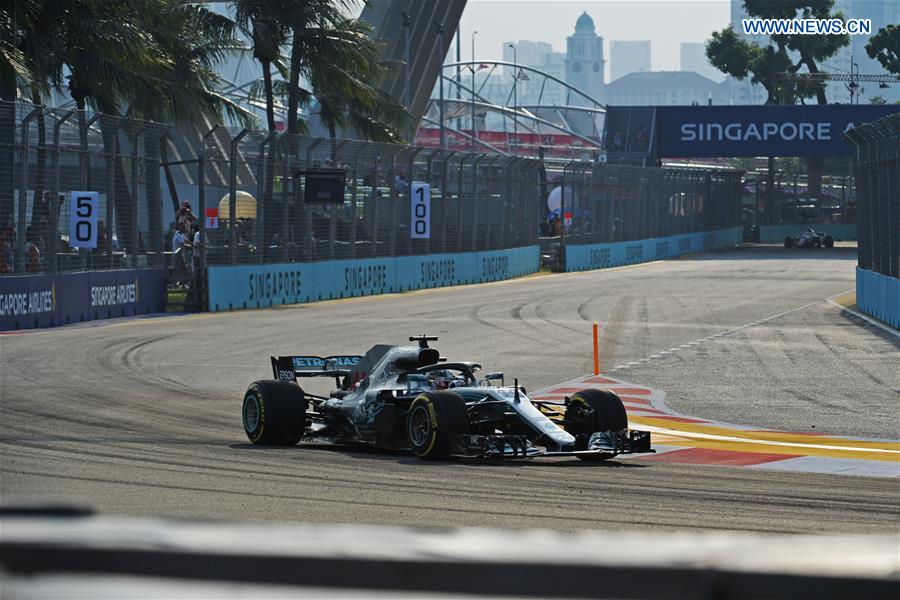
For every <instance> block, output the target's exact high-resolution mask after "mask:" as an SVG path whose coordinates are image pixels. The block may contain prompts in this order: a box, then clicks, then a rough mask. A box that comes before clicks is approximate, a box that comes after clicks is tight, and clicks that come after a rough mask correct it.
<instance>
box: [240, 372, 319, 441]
mask: <svg viewBox="0 0 900 600" xmlns="http://www.w3.org/2000/svg"><path fill="white" fill-rule="evenodd" d="M307 406H308V400H307V399H306V396H304V395H303V390H302V389H300V386H299V385H297V384H296V383H294V382H293V381H280V380H277V379H265V380H261V381H254V382H253V383H251V384H250V387H249V388H247V393H246V394H244V404H243V406H242V409H241V420H242V421H243V423H244V431H245V432H246V433H247V437H248V438H249V439H250V441H251V442H252V443H254V444H258V445H263V446H293V445H295V444H296V443H297V442H299V441H300V439H301V438H302V437H303V432H304V431H306V409H307Z"/></svg>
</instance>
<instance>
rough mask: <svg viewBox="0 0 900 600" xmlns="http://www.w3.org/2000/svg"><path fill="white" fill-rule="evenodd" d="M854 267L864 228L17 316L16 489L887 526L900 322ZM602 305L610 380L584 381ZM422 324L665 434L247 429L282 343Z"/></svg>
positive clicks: (343, 347)
mask: <svg viewBox="0 0 900 600" xmlns="http://www.w3.org/2000/svg"><path fill="white" fill-rule="evenodd" d="M855 264H856V250H855V248H834V249H828V250H825V249H817V250H786V249H782V248H775V247H744V248H740V249H736V250H733V251H725V252H719V253H713V254H706V255H700V256H693V257H689V258H686V259H681V260H674V261H664V262H657V263H650V264H645V265H637V266H633V267H625V268H619V269H609V270H604V271H593V272H582V273H572V274H548V275H537V276H533V277H527V278H523V279H518V280H512V281H507V282H500V283H493V284H483V285H476V286H462V287H456V288H444V289H435V290H424V291H419V292H411V293H405V294H396V295H386V296H373V297H367V298H356V299H348V300H338V301H329V302H320V303H314V304H308V305H299V306H290V307H282V308H275V309H266V310H250V311H239V312H234V313H218V314H200V315H187V316H170V317H154V318H143V319H130V320H120V321H111V322H101V323H93V324H87V325H80V326H70V327H64V328H58V329H48V330H40V331H34V332H27V333H22V334H15V335H2V336H0V365H2V367H0V368H2V373H0V377H2V388H0V394H2V401H0V422H2V429H0V453H2V456H0V459H2V467H0V494H2V496H3V497H5V498H9V497H13V496H15V497H40V498H51V499H55V500H62V501H66V502H71V503H79V504H88V505H90V506H93V507H94V508H96V509H97V510H98V511H99V512H100V513H102V514H109V515H129V516H130V515H136V516H154V517H155V516H160V517H173V516H174V517H199V518H210V519H225V520H229V521H233V520H237V521H247V520H263V521H298V522H299V521H304V522H316V523H365V524H393V525H414V526H427V527H455V526H490V527H522V528H524V527H546V528H556V529H564V530H584V529H619V530H621V529H645V530H646V529H658V530H676V529H698V530H700V529H730V530H744V531H759V532H805V533H885V532H895V531H897V529H898V523H900V494H898V491H900V444H898V442H897V440H898V439H900V432H898V428H900V338H898V337H897V336H896V335H895V334H893V333H890V332H888V331H884V330H882V329H880V328H879V327H877V326H875V325H872V324H870V323H867V322H865V321H863V320H861V319H858V318H856V317H854V316H852V315H851V314H850V313H848V312H846V311H843V310H841V308H840V307H838V306H835V305H834V304H833V303H830V302H828V301H827V299H828V298H830V297H832V296H835V295H837V294H841V293H843V292H846V291H848V290H850V289H852V288H853V287H854V268H855ZM594 322H597V323H599V324H600V363H601V374H602V375H603V377H604V379H598V380H596V381H589V380H590V379H591V378H590V377H589V376H585V374H586V373H589V372H590V371H591V369H592V356H591V348H592V340H591V325H592V323H594ZM422 333H426V334H433V335H438V336H439V337H440V340H439V341H438V342H437V343H436V344H435V346H436V347H437V348H438V349H440V351H441V353H442V355H444V356H446V357H448V358H449V359H450V360H473V361H476V362H480V363H481V364H483V365H484V368H485V370H491V371H504V372H505V374H506V380H507V382H511V380H512V378H513V377H517V378H518V379H519V382H520V384H522V385H524V386H525V387H526V389H527V390H528V391H529V392H532V390H534V391H535V392H534V393H533V395H535V396H543V397H553V396H557V397H559V396H563V395H565V393H567V392H564V391H563V392H561V391H560V389H567V388H571V387H572V386H575V387H578V386H579V385H582V384H584V385H607V386H611V387H613V388H614V389H616V387H617V386H618V389H619V391H620V393H621V395H622V396H623V398H624V399H625V402H626V407H627V409H628V411H629V414H630V418H631V423H632V425H633V426H634V427H636V428H639V429H641V428H644V429H651V430H652V431H654V446H656V447H657V448H658V450H659V452H658V453H657V454H655V455H649V456H647V455H645V456H633V457H627V458H625V457H622V458H616V459H613V460H610V461H608V462H606V463H601V464H588V463H582V462H580V461H578V460H577V459H571V460H570V459H553V460H532V461H508V462H493V461H486V462H478V461H463V460H460V461H455V462H449V463H427V462H423V461H420V460H418V459H416V458H415V457H413V456H411V455H407V454H386V453H380V452H372V451H365V450H352V451H347V450H346V449H333V448H323V447H309V446H304V445H301V446H298V447H295V448H261V447H254V446H252V445H250V444H249V442H248V441H247V438H246V436H245V435H244V432H243V428H242V426H241V420H240V403H241V399H242V397H243V392H244V390H245V389H246V387H247V385H248V384H249V383H250V382H251V381H253V380H255V379H263V378H269V377H271V369H270V365H269V356H270V355H279V354H282V355H288V354H316V355H329V354H361V353H364V352H365V351H366V350H367V349H368V348H369V347H370V346H372V345H373V344H376V343H391V344H403V343H407V342H406V340H407V338H408V337H409V336H410V335H415V334H422ZM316 385H317V386H325V385H327V382H326V381H320V382H317V384H316ZM311 391H315V392H320V393H321V392H324V391H326V387H317V388H315V389H312V390H311ZM748 456H749V458H748ZM845 473H852V475H848V474H845Z"/></svg>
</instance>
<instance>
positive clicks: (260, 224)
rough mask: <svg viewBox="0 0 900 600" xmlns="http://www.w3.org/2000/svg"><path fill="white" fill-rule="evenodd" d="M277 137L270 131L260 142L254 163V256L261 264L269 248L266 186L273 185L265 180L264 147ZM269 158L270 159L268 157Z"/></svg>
mask: <svg viewBox="0 0 900 600" xmlns="http://www.w3.org/2000/svg"><path fill="white" fill-rule="evenodd" d="M276 135H278V133H277V132H275V131H270V132H269V134H268V135H267V136H266V137H265V139H263V141H262V142H260V143H259V149H258V150H257V159H256V160H257V163H256V254H257V260H258V261H259V262H261V263H264V262H266V255H267V254H268V252H267V250H268V248H269V243H268V242H267V241H266V237H267V236H266V232H265V231H264V229H265V223H266V221H265V214H266V209H267V207H266V197H271V194H270V190H269V189H268V187H267V186H268V185H271V184H274V183H275V182H274V181H267V180H266V161H267V160H269V159H267V158H266V156H268V155H267V154H266V147H267V146H268V145H269V144H270V143H271V142H272V140H273V139H275V136H276ZM270 158H271V157H270ZM273 173H274V171H273Z"/></svg>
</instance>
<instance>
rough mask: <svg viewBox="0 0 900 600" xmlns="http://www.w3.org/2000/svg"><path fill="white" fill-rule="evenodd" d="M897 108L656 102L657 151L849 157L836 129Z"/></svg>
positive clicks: (670, 154)
mask: <svg viewBox="0 0 900 600" xmlns="http://www.w3.org/2000/svg"><path fill="white" fill-rule="evenodd" d="M895 112H900V105H872V104H853V105H851V104H826V105H809V104H807V105H795V106H773V105H763V106H661V107H659V108H657V121H656V132H657V137H656V141H657V155H658V156H660V157H663V158H689V157H729V156H849V155H851V154H852V153H853V148H852V147H851V146H850V145H849V144H848V143H847V142H845V141H844V140H843V138H842V137H841V134H842V133H844V132H845V131H847V130H848V129H853V128H854V127H856V126H858V125H862V124H863V123H868V122H871V121H875V120H877V119H880V118H881V117H885V116H887V115H890V114H893V113H895Z"/></svg>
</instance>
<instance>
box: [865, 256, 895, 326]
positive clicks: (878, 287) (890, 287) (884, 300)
mask: <svg viewBox="0 0 900 600" xmlns="http://www.w3.org/2000/svg"><path fill="white" fill-rule="evenodd" d="M856 306H858V307H859V309H860V310H861V311H862V312H864V313H866V314H868V315H871V316H873V317H875V318H876V319H878V320H879V321H883V322H885V323H887V324H888V325H890V326H891V327H894V328H896V329H900V279H897V278H895V277H888V276H887V275H882V274H881V273H876V272H875V271H869V270H867V269H860V268H859V267H856Z"/></svg>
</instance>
